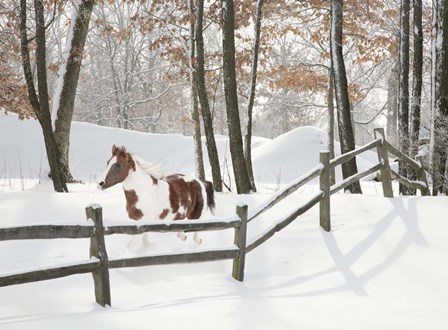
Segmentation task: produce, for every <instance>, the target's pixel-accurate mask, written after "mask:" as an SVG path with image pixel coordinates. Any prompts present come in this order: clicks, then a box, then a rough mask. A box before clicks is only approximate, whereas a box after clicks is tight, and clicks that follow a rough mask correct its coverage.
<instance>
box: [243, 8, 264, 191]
mask: <svg viewBox="0 0 448 330" xmlns="http://www.w3.org/2000/svg"><path fill="white" fill-rule="evenodd" d="M262 16H263V0H257V9H256V13H255V27H254V47H253V51H252V74H251V77H252V78H251V83H250V94H249V103H248V105H247V129H246V139H245V144H244V147H245V148H244V157H245V159H246V168H247V173H248V175H249V179H250V183H251V185H252V191H256V190H257V189H256V186H255V179H254V170H253V168H252V116H253V115H252V113H253V107H254V100H255V88H256V86H257V73H258V52H259V49H260V34H261V20H262Z"/></svg>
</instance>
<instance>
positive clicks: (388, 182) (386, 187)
mask: <svg viewBox="0 0 448 330" xmlns="http://www.w3.org/2000/svg"><path fill="white" fill-rule="evenodd" d="M374 134H375V139H382V140H383V141H385V140H386V135H385V134H384V128H375V129H374ZM377 152H378V160H379V161H380V162H382V163H383V166H382V167H381V170H380V173H381V182H382V186H383V194H384V197H394V192H393V190H392V178H391V172H390V164H389V155H388V153H387V150H386V148H384V145H383V143H381V144H380V145H379V146H378V147H377Z"/></svg>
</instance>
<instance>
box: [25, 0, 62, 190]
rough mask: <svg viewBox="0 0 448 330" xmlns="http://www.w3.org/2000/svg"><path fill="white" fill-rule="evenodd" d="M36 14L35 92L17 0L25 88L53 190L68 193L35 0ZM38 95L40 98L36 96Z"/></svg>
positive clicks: (40, 13)
mask: <svg viewBox="0 0 448 330" xmlns="http://www.w3.org/2000/svg"><path fill="white" fill-rule="evenodd" d="M34 9H35V15H36V45H37V48H36V61H37V81H38V92H39V94H37V93H36V89H35V87H34V80H33V74H32V70H31V61H30V50H29V42H28V36H27V11H28V8H27V3H26V0H21V1H20V44H21V52H22V66H23V71H24V75H25V80H26V84H27V88H28V97H29V99H30V103H31V105H32V107H33V109H34V112H35V113H36V116H37V119H38V120H39V124H40V125H41V127H42V132H43V136H44V141H45V148H46V151H47V157H48V163H49V165H50V171H51V173H50V176H51V178H52V180H53V187H54V190H55V191H57V192H68V189H67V185H66V178H65V177H64V171H63V164H62V162H61V159H60V154H59V150H58V147H57V144H56V140H55V138H54V134H53V128H52V125H51V115H50V106H49V97H48V87H47V67H46V47H45V29H46V28H45V18H44V4H43V2H42V1H39V0H35V1H34ZM37 95H39V97H38V96H37Z"/></svg>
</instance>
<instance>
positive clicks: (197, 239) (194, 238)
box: [193, 232, 202, 245]
mask: <svg viewBox="0 0 448 330" xmlns="http://www.w3.org/2000/svg"><path fill="white" fill-rule="evenodd" d="M193 240H194V242H195V243H196V244H197V245H200V244H201V243H202V238H200V237H199V234H198V233H197V232H195V233H194V236H193Z"/></svg>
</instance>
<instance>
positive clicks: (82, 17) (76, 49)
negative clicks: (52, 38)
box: [52, 0, 95, 181]
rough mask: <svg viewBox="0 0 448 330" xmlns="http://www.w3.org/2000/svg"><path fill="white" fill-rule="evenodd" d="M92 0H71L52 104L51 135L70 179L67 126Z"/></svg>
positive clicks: (76, 85)
mask: <svg viewBox="0 0 448 330" xmlns="http://www.w3.org/2000/svg"><path fill="white" fill-rule="evenodd" d="M94 3H95V1H94V0H82V1H79V2H76V1H75V2H73V9H72V11H73V13H72V17H71V21H70V27H69V30H68V38H67V42H66V46H65V50H64V54H63V59H62V63H61V65H60V67H59V71H58V79H57V82H56V88H55V93H54V97H53V104H52V116H53V123H54V136H55V139H56V143H57V145H58V149H59V152H60V155H61V161H62V163H63V164H64V167H63V168H64V169H65V171H66V173H64V177H65V178H66V179H67V180H68V181H71V180H73V177H72V175H71V173H70V170H69V147H70V127H71V123H72V118H73V112H74V107H75V97H76V89H77V87H78V80H79V71H80V69H81V61H82V57H83V52H84V44H85V42H86V36H87V32H88V30H89V22H90V16H91V13H92V9H93V5H94Z"/></svg>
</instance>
